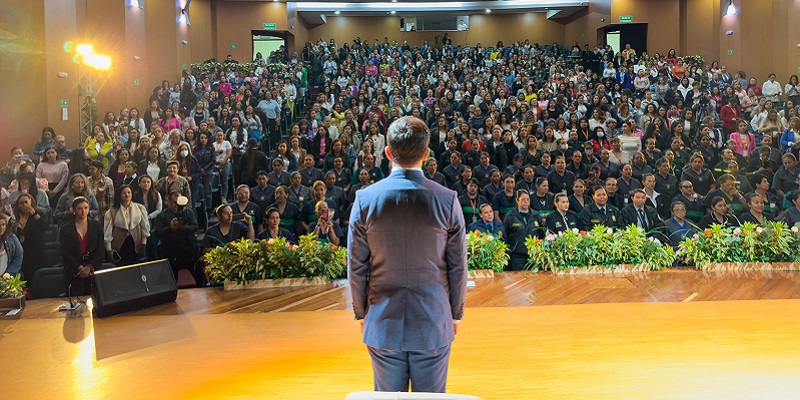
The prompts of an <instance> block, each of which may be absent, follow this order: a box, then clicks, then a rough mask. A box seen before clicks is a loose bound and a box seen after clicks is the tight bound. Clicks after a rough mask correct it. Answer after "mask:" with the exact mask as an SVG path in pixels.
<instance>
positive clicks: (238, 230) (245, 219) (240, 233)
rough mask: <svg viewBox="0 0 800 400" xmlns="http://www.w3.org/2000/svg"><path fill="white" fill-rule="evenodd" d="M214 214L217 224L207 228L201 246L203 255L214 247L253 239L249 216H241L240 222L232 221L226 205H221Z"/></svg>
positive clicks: (230, 211)
mask: <svg viewBox="0 0 800 400" xmlns="http://www.w3.org/2000/svg"><path fill="white" fill-rule="evenodd" d="M214 212H215V214H216V215H217V218H218V219H219V223H217V224H216V225H213V226H211V227H210V228H208V232H206V235H205V238H204V239H203V244H202V245H201V247H202V249H203V253H208V252H209V251H211V249H213V248H214V247H217V246H224V245H226V244H228V243H230V242H235V241H237V240H240V239H249V240H253V239H255V237H256V233H255V230H254V229H253V222H252V219H251V218H250V215H249V214H242V219H241V220H239V221H234V220H233V211H232V210H231V207H230V206H228V205H226V204H221V205H220V206H218V207H217V209H216V210H215V211H214Z"/></svg>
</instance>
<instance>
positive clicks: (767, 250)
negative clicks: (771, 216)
mask: <svg viewBox="0 0 800 400" xmlns="http://www.w3.org/2000/svg"><path fill="white" fill-rule="evenodd" d="M798 245H800V235H798V228H797V227H792V228H789V227H788V226H786V224H785V223H783V222H767V223H766V224H765V225H764V226H761V225H756V224H753V223H749V222H745V223H744V224H742V226H741V227H736V228H725V227H723V226H722V225H719V224H714V225H711V226H710V227H708V228H707V229H705V230H704V231H703V232H700V233H699V234H696V235H694V237H691V238H686V239H685V240H684V241H683V242H681V244H680V246H679V247H678V252H677V257H678V258H680V259H682V260H683V261H684V262H686V263H689V264H694V265H695V267H697V268H704V267H706V266H708V265H709V264H711V263H721V262H738V263H750V262H767V263H772V262H797V261H800V253H798V252H797V246H798Z"/></svg>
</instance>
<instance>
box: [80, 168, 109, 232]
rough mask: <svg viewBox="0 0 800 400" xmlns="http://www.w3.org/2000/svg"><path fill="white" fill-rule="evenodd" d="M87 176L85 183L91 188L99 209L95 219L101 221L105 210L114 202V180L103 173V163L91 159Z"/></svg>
mask: <svg viewBox="0 0 800 400" xmlns="http://www.w3.org/2000/svg"><path fill="white" fill-rule="evenodd" d="M88 178H89V179H88V180H87V182H86V184H87V185H89V188H90V189H91V190H92V194H94V196H95V199H96V200H97V206H98V209H99V214H98V215H97V219H98V220H100V221H102V220H103V217H104V216H105V214H106V211H108V209H109V208H110V207H111V205H112V204H113V203H114V182H112V181H111V178H109V177H107V176H104V175H103V165H102V164H101V163H100V162H99V161H92V164H91V165H89V177H88Z"/></svg>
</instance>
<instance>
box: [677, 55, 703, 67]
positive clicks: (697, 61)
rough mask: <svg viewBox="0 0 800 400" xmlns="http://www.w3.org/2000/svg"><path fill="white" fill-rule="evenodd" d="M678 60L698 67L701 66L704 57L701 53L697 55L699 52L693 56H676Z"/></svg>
mask: <svg viewBox="0 0 800 400" xmlns="http://www.w3.org/2000/svg"><path fill="white" fill-rule="evenodd" d="M678 60H680V61H681V62H683V63H684V64H686V65H692V64H694V65H696V66H699V67H702V66H703V64H704V63H705V62H706V58H705V57H704V56H703V55H699V54H698V55H695V56H683V57H678Z"/></svg>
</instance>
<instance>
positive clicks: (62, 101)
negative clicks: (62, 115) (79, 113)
mask: <svg viewBox="0 0 800 400" xmlns="http://www.w3.org/2000/svg"><path fill="white" fill-rule="evenodd" d="M59 103H60V104H61V107H69V101H68V100H61V101H60V102H59Z"/></svg>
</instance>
